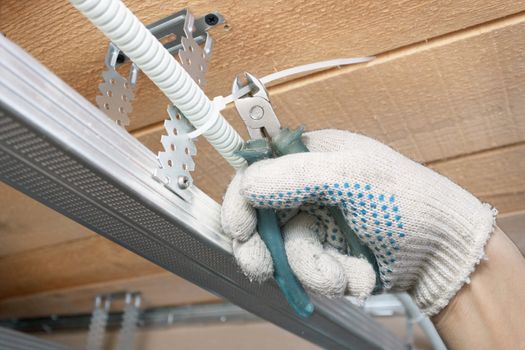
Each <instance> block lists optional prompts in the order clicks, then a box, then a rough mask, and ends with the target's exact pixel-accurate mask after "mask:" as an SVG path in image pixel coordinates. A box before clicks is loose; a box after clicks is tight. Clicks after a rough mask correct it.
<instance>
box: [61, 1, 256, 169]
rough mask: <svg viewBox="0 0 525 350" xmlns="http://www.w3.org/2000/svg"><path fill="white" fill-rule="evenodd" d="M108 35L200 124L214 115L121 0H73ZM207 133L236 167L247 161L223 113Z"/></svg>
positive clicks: (208, 137) (217, 148)
mask: <svg viewBox="0 0 525 350" xmlns="http://www.w3.org/2000/svg"><path fill="white" fill-rule="evenodd" d="M70 2H71V3H72V4H73V6H75V7H76V8H77V9H78V10H79V11H80V12H81V13H82V14H83V15H84V16H86V17H87V18H88V19H89V20H90V21H91V22H92V23H93V24H94V25H95V26H96V27H97V28H98V29H99V30H100V31H101V32H102V33H104V35H106V37H107V38H108V39H109V40H111V41H112V42H113V43H114V44H115V45H117V47H118V48H119V49H120V50H121V51H122V52H123V53H124V54H125V55H126V56H128V57H129V58H130V59H131V61H133V62H134V63H135V64H136V65H137V66H138V67H139V69H140V70H141V71H142V72H143V73H144V74H146V75H147V76H148V77H149V78H150V79H151V81H153V83H155V85H157V86H158V87H159V89H160V90H161V91H162V92H163V93H164V94H165V95H166V96H167V97H168V98H169V100H170V101H171V102H172V103H173V104H174V105H175V106H176V107H177V108H178V109H179V110H180V111H181V112H182V113H183V114H184V116H185V117H186V118H187V119H188V120H189V121H190V122H191V123H192V124H193V125H194V126H195V127H196V128H199V127H201V126H203V125H204V124H205V123H206V122H207V121H208V120H209V119H210V118H214V117H215V115H214V113H215V112H214V109H213V106H212V103H211V101H210V100H209V99H208V97H206V95H205V94H204V92H203V91H202V90H201V88H200V87H199V86H198V85H197V84H196V83H195V81H193V79H192V78H191V77H190V75H189V74H188V73H187V72H186V71H185V70H184V68H182V66H181V65H180V64H179V63H178V62H177V60H175V58H174V57H173V56H172V55H170V53H169V52H168V51H167V50H166V49H165V48H164V46H162V44H161V43H160V42H159V41H158V40H157V39H156V38H155V37H154V36H153V34H151V33H150V31H149V30H148V29H147V28H146V27H145V26H144V25H143V24H142V23H141V22H140V21H139V19H138V18H137V17H136V16H135V15H134V14H133V13H132V12H131V11H130V10H129V9H128V8H127V7H126V5H124V4H123V3H122V2H121V1H119V0H70ZM203 135H204V137H206V139H207V140H208V141H209V142H210V144H211V145H212V146H213V147H215V149H216V150H217V151H218V152H219V153H220V154H221V155H222V156H223V157H224V159H226V160H227V161H228V162H229V163H230V164H231V165H232V166H233V167H235V168H239V167H242V166H244V165H245V164H246V161H245V160H244V159H243V158H241V157H239V156H237V155H235V154H234V152H235V151H236V150H238V149H240V147H241V146H242V143H243V140H242V138H241V136H240V135H239V134H238V133H237V131H235V129H233V128H232V127H231V125H230V124H228V122H227V121H226V119H224V117H223V116H222V115H220V114H219V116H218V118H217V119H216V121H215V122H214V123H213V125H212V126H211V127H210V128H209V129H208V130H207V131H205V132H204V134H203Z"/></svg>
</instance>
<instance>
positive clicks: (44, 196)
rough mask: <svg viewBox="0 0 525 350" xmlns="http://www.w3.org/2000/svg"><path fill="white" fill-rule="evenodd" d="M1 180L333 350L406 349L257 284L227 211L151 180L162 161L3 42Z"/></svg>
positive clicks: (329, 304)
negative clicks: (236, 247)
mask: <svg viewBox="0 0 525 350" xmlns="http://www.w3.org/2000/svg"><path fill="white" fill-rule="evenodd" d="M0 57H2V59H1V60H0V163H1V164H2V166H1V167H0V178H1V179H2V180H3V181H4V182H6V183H7V184H9V185H11V186H13V187H15V188H17V189H19V190H20V191H22V192H24V193H26V194H28V195H29V196H31V197H33V198H34V199H36V200H38V201H40V202H42V203H44V204H45V205H47V206H49V207H51V208H53V209H55V210H57V211H58V212H60V213H62V214H64V215H66V216H68V217H69V218H71V219H73V220H75V221H77V222H79V223H80V224H82V225H84V226H86V227H88V228H90V229H91V230H93V231H95V232H97V233H99V234H101V235H103V236H104V237H106V238H108V239H110V240H112V241H114V242H116V243H118V244H120V245H121V246H123V247H125V248H127V249H129V250H131V251H133V252H135V253H137V254H139V255H141V256H143V257H144V258H146V259H148V260H150V261H152V262H154V263H156V264H157V265H159V266H161V267H163V268H165V269H166V270H169V271H171V272H173V273H175V274H177V275H179V276H181V277H183V278H185V279H187V280H189V281H191V282H193V283H195V284H196V285H198V286H200V287H202V288H204V289H207V290H209V291H211V292H214V293H216V294H218V295H221V296H222V297H224V298H226V299H228V300H230V301H231V302H233V303H235V304H237V305H239V306H240V307H242V308H244V309H246V310H248V311H250V312H252V313H254V314H255V315H257V316H259V317H261V318H264V319H266V320H268V321H270V322H273V323H275V324H276V325H279V326H281V327H282V328H284V329H287V330H289V331H291V332H293V333H295V334H297V335H299V336H300V337H302V338H304V339H307V340H309V341H311V342H313V343H316V344H318V345H320V346H322V347H325V348H330V349H404V346H403V344H402V341H401V340H400V339H398V338H397V337H395V336H394V335H392V334H391V333H390V332H388V331H387V330H385V329H384V328H383V327H381V326H380V325H379V324H378V323H376V322H375V321H374V320H372V319H371V318H369V317H368V316H366V314H365V313H364V312H363V311H362V310H360V309H358V308H356V307H355V306H353V305H352V304H351V303H350V302H348V301H346V300H344V299H343V300H329V299H326V298H321V297H315V296H312V299H313V301H314V303H315V310H316V311H315V312H314V314H313V315H312V316H311V317H309V318H307V319H302V318H299V317H297V316H296V315H295V314H294V312H293V311H292V309H291V308H290V307H289V306H288V304H287V303H286V301H285V300H284V298H283V297H282V296H281V293H280V292H279V289H278V288H277V286H276V285H275V283H274V282H273V281H271V282H268V283H264V284H257V283H250V282H249V281H248V280H247V279H246V278H245V277H244V276H243V275H242V273H241V272H240V271H239V269H238V268H237V266H236V264H235V261H234V259H233V257H232V255H231V245H230V242H229V240H228V238H227V237H225V236H223V235H222V233H221V230H220V223H219V210H220V206H219V205H218V204H217V203H216V202H214V201H213V200H212V199H210V198H209V197H208V196H207V195H206V194H204V193H203V192H201V191H200V190H199V189H197V188H195V187H192V188H191V189H188V191H191V199H190V200H188V201H185V200H183V199H181V198H180V197H178V196H177V195H176V194H175V193H173V192H171V191H169V190H168V189H167V188H166V187H165V186H164V185H163V184H162V183H160V182H158V181H157V180H155V179H154V177H153V176H152V169H155V167H156V163H157V159H156V157H155V155H154V154H153V153H152V152H151V151H149V150H148V149H147V148H146V147H144V146H143V145H142V144H141V143H140V142H139V141H137V140H136V139H134V138H133V137H132V136H131V135H129V134H128V133H127V132H126V131H125V130H123V129H122V128H120V127H118V126H117V125H116V124H115V123H114V122H112V121H111V120H109V119H108V118H107V117H106V116H105V115H104V114H103V113H102V112H101V111H99V110H98V109H97V108H96V107H95V106H93V105H92V104H91V103H89V102H88V101H87V100H86V99H84V98H83V97H82V96H81V95H79V94H78V93H77V92H76V91H74V90H73V89H72V88H71V87H69V86H68V85H67V84H65V83H64V82H62V81H61V80H60V79H59V78H57V77H56V76H55V75H54V74H53V73H51V72H50V71H48V70H47V69H46V68H45V67H43V66H42V65H41V64H40V63H39V62H37V61H36V60H35V59H34V58H32V57H31V56H30V55H28V54H27V53H26V52H24V51H23V50H22V49H20V48H19V47H17V46H16V45H15V44H13V43H12V42H10V41H9V40H8V39H6V38H4V37H2V36H0Z"/></svg>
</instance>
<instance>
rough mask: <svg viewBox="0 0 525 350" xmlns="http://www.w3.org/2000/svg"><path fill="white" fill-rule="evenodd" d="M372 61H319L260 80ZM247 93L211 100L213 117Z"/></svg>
mask: <svg viewBox="0 0 525 350" xmlns="http://www.w3.org/2000/svg"><path fill="white" fill-rule="evenodd" d="M374 59H375V57H374V56H367V57H354V58H340V59H336V60H328V61H320V62H315V63H309V64H304V65H302V66H296V67H292V68H288V69H284V70H281V71H278V72H275V73H271V74H268V75H266V76H264V77H263V78H261V82H262V83H263V84H264V85H266V84H268V83H271V82H273V81H276V80H280V79H283V78H287V77H289V76H292V75H295V74H300V73H307V72H311V71H315V70H320V69H328V68H334V67H341V66H346V65H350V64H357V63H364V62H370V61H372V60H374ZM249 92H250V87H249V86H245V87H243V88H241V89H240V90H239V91H237V94H235V95H233V94H231V95H228V96H226V97H223V96H216V97H215V98H214V99H213V107H214V108H215V113H214V115H218V113H220V111H222V110H223V109H224V108H226V106H227V105H228V104H230V103H232V102H233V101H235V100H236V99H237V98H239V97H241V96H244V95H246V94H247V93H249ZM215 118H216V117H212V119H211V120H215ZM210 127H211V124H210V123H209V122H208V123H206V124H205V125H203V126H201V127H200V128H197V129H196V130H194V131H192V132H191V133H189V134H188V137H189V138H190V139H193V138H196V137H197V136H199V135H202V134H203V133H205V132H206V131H207V130H208V129H209V128H210Z"/></svg>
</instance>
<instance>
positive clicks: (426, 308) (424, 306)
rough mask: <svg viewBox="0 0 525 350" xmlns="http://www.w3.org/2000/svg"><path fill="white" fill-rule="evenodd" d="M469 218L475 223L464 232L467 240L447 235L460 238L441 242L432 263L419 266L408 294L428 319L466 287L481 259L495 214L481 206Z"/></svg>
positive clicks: (486, 206) (492, 209)
mask: <svg viewBox="0 0 525 350" xmlns="http://www.w3.org/2000/svg"><path fill="white" fill-rule="evenodd" d="M473 214H474V215H473V217H476V218H478V220H477V221H476V222H475V223H473V225H472V228H471V229H470V230H468V231H469V232H470V233H471V234H470V235H469V236H468V237H465V235H464V234H462V233H458V232H449V233H448V234H449V235H452V236H454V235H457V234H460V235H461V238H460V239H457V240H441V241H440V246H439V247H436V249H435V253H434V254H433V256H432V259H427V260H426V262H425V264H423V265H422V266H420V269H419V272H420V274H419V278H418V279H417V282H416V284H415V285H414V286H413V287H412V288H411V290H410V293H411V294H412V296H413V298H414V300H415V302H416V304H417V305H418V306H419V308H420V309H421V310H422V311H423V312H424V313H425V314H427V315H428V316H433V315H436V314H437V313H439V312H440V311H441V310H442V309H443V308H444V307H445V306H447V305H448V303H449V301H450V299H452V298H453V297H454V296H455V295H456V294H457V293H458V291H459V290H460V289H461V288H462V287H463V285H464V284H465V283H470V278H469V276H470V274H471V273H472V272H474V270H475V268H476V266H477V265H478V264H479V263H480V261H481V259H482V258H483V257H484V255H485V253H484V251H485V245H486V244H487V242H488V240H489V238H490V236H491V234H492V232H493V231H494V228H495V225H496V215H497V210H496V209H494V208H492V207H491V206H490V205H489V204H482V205H480V208H479V209H478V210H477V211H476V212H475V213H473ZM458 238H459V237H458Z"/></svg>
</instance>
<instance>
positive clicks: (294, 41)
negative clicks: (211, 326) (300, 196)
mask: <svg viewBox="0 0 525 350" xmlns="http://www.w3.org/2000/svg"><path fill="white" fill-rule="evenodd" d="M126 3H127V4H128V5H129V6H130V7H131V8H132V10H133V11H135V12H136V13H137V14H138V15H139V17H140V18H141V19H142V20H144V21H146V22H151V21H153V20H155V19H158V18H159V17H162V16H164V15H167V14H169V13H171V12H173V11H175V10H177V9H179V8H181V7H184V6H187V5H188V3H186V2H181V1H176V2H170V3H165V2H160V1H138V0H134V1H126ZM190 5H191V6H190V7H191V9H192V10H193V12H194V13H196V14H198V15H202V14H205V13H206V12H208V11H211V10H218V11H219V12H221V13H222V14H223V15H225V16H226V18H227V19H228V23H227V26H228V28H226V27H221V28H216V29H214V30H213V35H214V37H215V38H216V39H217V45H216V46H215V51H214V56H213V62H212V67H211V71H210V74H209V76H208V80H209V84H208V88H207V93H208V94H209V96H214V95H216V94H227V93H228V92H229V89H230V84H231V80H232V78H233V76H234V74H236V73H238V72H240V71H244V70H249V71H251V72H253V73H255V74H256V75H264V74H266V73H269V72H272V71H275V70H279V69H283V68H287V67H290V66H294V65H297V64H302V63H309V62H312V61H316V60H320V59H329V58H336V57H343V56H344V57H348V56H355V55H364V54H378V59H377V60H375V61H374V62H372V63H370V64H368V65H361V66H355V67H347V68H344V69H334V70H330V71H326V72H320V73H315V74H311V75H308V76H303V77H301V78H298V79H295V80H292V81H288V82H285V83H279V84H278V85H275V86H273V87H271V88H270V93H271V95H272V100H273V102H274V106H275V109H276V111H277V112H278V114H279V117H280V119H281V121H282V123H283V124H284V125H287V126H293V127H295V126H298V125H299V124H305V125H307V127H308V128H309V129H318V128H330V127H332V128H341V129H351V130H354V131H357V132H360V133H364V134H366V135H369V136H372V137H375V138H377V139H379V140H381V141H383V142H385V143H387V144H389V145H391V146H393V147H394V148H396V149H398V150H400V151H401V152H403V153H405V154H407V155H408V156H410V157H412V158H414V159H416V160H417V161H420V162H425V163H429V165H430V166H431V167H433V168H434V169H436V170H437V171H439V172H441V173H442V174H444V175H446V176H449V177H450V178H451V179H453V180H454V181H457V182H458V183H459V184H460V185H462V186H464V187H465V188H467V189H468V190H470V191H472V192H473V193H474V194H476V195H478V196H480V198H481V199H482V200H484V201H487V202H490V203H492V204H494V205H495V206H496V207H498V209H499V210H500V211H501V212H510V211H514V210H523V209H525V187H524V186H525V182H524V181H523V175H522V174H525V163H524V159H525V118H523V115H525V99H524V98H523V96H525V50H523V48H524V47H525V36H523V32H525V13H523V12H520V11H524V10H525V1H502V2H490V1H486V0H462V1H455V2H453V3H450V2H447V1H444V0H434V1H426V2H420V1H416V0H410V1H400V2H395V3H394V2H386V3H382V2H377V3H369V2H355V3H354V2H352V3H348V2H340V1H339V2H338V1H332V0H330V1H328V2H318V3H305V2H303V1H300V0H291V1H278V2H277V3H275V2H268V3H263V4H261V3H260V2H258V3H257V5H255V3H254V4H250V3H243V4H242V6H241V5H240V4H238V3H237V2H236V1H233V0H226V1H222V2H208V1H203V0H198V1H192V2H191V4H190ZM276 9H278V11H276ZM298 13H299V14H300V15H297V14H298ZM291 14H294V15H291ZM484 22H485V23H484ZM255 24H257V25H255ZM0 31H3V32H5V33H6V34H7V36H8V37H9V38H11V39H12V40H14V41H15V42H17V43H19V44H20V45H21V46H22V47H24V48H26V49H27V50H28V51H29V52H30V53H32V54H33V55H35V56H36V57H37V58H39V59H40V60H41V61H42V62H43V63H44V64H46V65H47V66H49V67H50V69H51V70H53V71H55V72H56V73H57V74H58V75H59V76H60V77H61V78H62V79H64V80H65V81H66V82H68V83H69V84H71V85H72V86H73V87H74V88H76V89H77V90H78V91H79V92H80V93H81V94H83V95H84V96H86V97H87V98H88V99H89V100H91V101H94V99H95V95H96V93H97V85H98V82H99V75H100V72H101V70H102V59H103V56H104V54H105V50H106V48H107V41H106V40H105V39H104V38H103V37H102V35H101V34H100V33H98V31H97V30H96V29H94V28H93V27H91V25H89V24H88V23H87V21H86V20H84V19H82V18H81V16H80V15H78V14H77V13H76V12H75V11H74V9H73V8H72V7H71V6H70V5H69V4H68V3H67V1H65V0H60V1H57V2H49V1H44V0H38V1H33V2H31V3H29V2H24V1H16V0H4V1H3V2H2V5H1V6H0ZM137 93H138V97H137V103H136V104H135V111H134V113H133V115H132V129H134V130H135V131H134V132H133V134H134V136H135V137H137V138H139V140H141V141H142V142H143V143H144V144H145V145H147V146H148V147H149V148H150V149H152V150H153V151H154V152H157V151H158V150H160V142H159V140H160V136H161V134H162V133H163V129H162V122H161V121H162V120H163V119H164V118H165V106H166V104H167V102H166V100H165V98H164V97H163V96H161V95H160V93H158V91H157V90H156V89H155V88H154V87H153V86H152V84H151V83H149V82H148V81H147V80H146V79H142V80H141V83H140V84H139V86H138V90H137ZM225 116H226V117H227V118H228V119H229V120H230V121H231V122H232V124H233V125H234V127H235V128H236V129H237V130H242V132H241V133H242V134H243V135H246V133H245V132H244V127H243V126H242V125H241V123H240V121H239V118H238V116H237V115H236V113H235V112H234V111H233V110H232V109H231V108H230V109H228V110H226V111H225ZM231 175H232V170H231V169H230V167H229V166H228V165H227V164H226V163H225V161H224V160H222V159H221V158H220V157H219V156H218V155H217V154H216V153H215V152H214V151H213V150H212V149H211V147H210V146H209V145H208V144H207V143H206V142H205V141H203V140H200V141H199V143H198V156H197V171H196V173H195V174H194V177H195V179H196V183H197V185H198V186H199V187H201V188H202V189H203V190H204V191H205V192H207V193H208V194H210V195H211V196H212V197H213V198H215V199H216V200H218V201H220V200H221V197H222V194H223V192H224V189H225V187H226V185H227V183H228V182H229V180H230V178H231ZM3 186H4V187H0V206H1V207H2V210H0V281H3V283H0V299H1V300H3V301H0V314H1V313H2V310H7V311H9V310H10V311H9V312H15V311H16V310H17V309H20V310H26V311H27V310H28V307H26V308H25V309H24V307H23V305H27V306H29V305H32V306H33V308H34V309H35V310H39V309H38V305H45V304H46V303H47V304H49V305H54V306H52V307H50V308H48V309H46V308H45V307H42V309H40V310H42V314H45V313H47V312H44V311H43V310H50V309H52V308H53V307H58V305H59V304H60V301H59V300H60V299H64V300H65V304H64V305H68V304H67V303H71V304H69V305H70V306H71V308H79V307H80V306H79V305H83V306H82V307H83V309H82V310H85V309H86V308H90V306H89V307H88V306H87V305H88V304H89V303H88V302H89V300H90V297H91V296H90V295H91V294H92V293H93V294H96V293H98V292H100V291H101V290H106V289H111V288H113V287H114V288H117V289H119V288H126V289H127V287H126V286H129V287H130V288H132V287H133V286H135V285H136V286H138V285H141V284H140V283H142V282H141V281H142V279H144V280H145V281H147V280H148V279H149V278H152V281H153V280H155V281H157V282H151V283H153V284H155V283H158V285H159V288H160V289H162V288H161V286H162V284H163V283H164V282H162V281H164V278H165V277H163V276H162V275H163V273H162V270H161V269H160V268H159V267H157V266H155V265H153V264H151V263H149V262H148V261H146V260H144V259H142V258H140V257H138V256H136V255H134V254H133V253H130V252H128V251H126V250H124V249H123V248H121V247H119V246H117V245H115V244H113V243H111V242H109V241H107V240H105V239H104V238H102V237H99V236H95V235H93V234H92V233H89V232H88V231H87V230H85V229H83V228H81V227H80V226H79V225H77V224H75V223H73V222H72V221H71V220H69V219H67V218H64V217H63V216H61V215H60V214H56V213H54V212H53V211H51V210H50V209H48V208H45V207H43V206H42V205H40V204H37V203H36V202H33V201H31V200H29V199H27V198H26V197H24V196H23V195H21V194H19V193H17V192H15V191H14V190H12V189H8V188H6V187H5V185H3ZM73 267H75V269H73ZM152 276H153V277H152ZM155 276H157V277H158V276H160V277H158V278H159V279H158V280H157V279H156V278H157V277H155ZM130 279H131V280H130ZM4 281H7V282H4ZM159 281H160V282H159ZM135 283H138V284H135ZM166 283H167V284H169V283H168V282H166ZM174 283H175V282H174ZM176 283H178V282H176ZM113 284H115V285H113ZM146 284H147V283H146ZM177 285H178V286H179V288H182V287H180V286H181V285H182V284H177ZM83 286H85V289H84V287H83ZM133 288H134V287H133ZM144 288H146V287H144ZM184 288H190V289H188V290H189V291H190V292H189V293H190V294H191V293H193V292H191V291H192V289H191V286H189V287H188V286H186V285H184ZM195 288H196V287H195ZM112 290H114V289H112ZM77 293H79V294H77ZM202 293H204V292H202ZM75 295H77V297H78V299H75V298H77V297H75ZM199 295H200V294H199V293H198V292H195V296H199ZM33 296H35V298H36V299H34V300H36V301H35V302H34V303H33V304H32V302H31V300H33V299H32V298H33ZM68 297H70V299H68ZM202 297H203V298H204V299H206V298H208V297H209V296H208V295H206V296H202ZM199 298H200V296H199V297H198V298H196V299H191V298H189V299H191V300H192V301H191V302H195V301H196V300H197V299H199ZM183 299H184V298H183ZM189 299H188V300H189ZM50 300H54V302H55V303H54V304H53V302H51V301H50ZM68 300H69V301H68ZM80 300H81V301H80ZM184 300H186V299H184ZM77 301H78V303H77ZM166 302H167V301H166ZM174 302H175V301H174ZM9 305H10V306H9ZM7 311H6V312H7ZM28 312H29V311H28ZM38 312H40V311H38Z"/></svg>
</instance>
